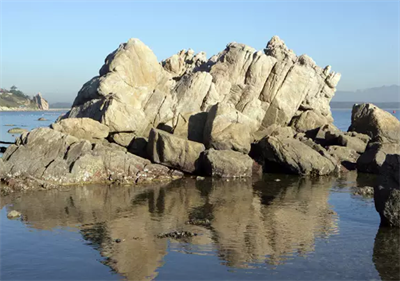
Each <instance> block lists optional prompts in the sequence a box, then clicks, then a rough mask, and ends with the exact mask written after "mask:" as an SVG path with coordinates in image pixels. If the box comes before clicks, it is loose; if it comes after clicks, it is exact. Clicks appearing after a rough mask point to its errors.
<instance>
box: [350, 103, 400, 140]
mask: <svg viewBox="0 0 400 281" xmlns="http://www.w3.org/2000/svg"><path fill="white" fill-rule="evenodd" d="M348 131H355V132H358V133H363V134H367V135H368V136H370V137H371V138H372V140H373V141H379V142H400V121H399V120H398V119H397V118H396V117H395V116H393V115H392V114H390V113H389V112H387V111H385V110H383V109H380V108H379V107H377V106H376V105H374V104H372V103H364V104H355V105H354V106H353V110H352V113H351V125H350V127H349V130H348Z"/></svg>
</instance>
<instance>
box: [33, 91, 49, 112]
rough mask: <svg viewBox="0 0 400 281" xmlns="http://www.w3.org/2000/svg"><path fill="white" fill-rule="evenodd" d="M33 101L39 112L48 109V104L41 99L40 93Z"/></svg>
mask: <svg viewBox="0 0 400 281" xmlns="http://www.w3.org/2000/svg"><path fill="white" fill-rule="evenodd" d="M33 101H34V102H35V104H36V106H37V108H38V109H40V110H48V109H49V103H48V102H47V101H46V100H45V99H44V98H43V97H42V94H41V93H38V94H37V95H36V96H34V97H33Z"/></svg>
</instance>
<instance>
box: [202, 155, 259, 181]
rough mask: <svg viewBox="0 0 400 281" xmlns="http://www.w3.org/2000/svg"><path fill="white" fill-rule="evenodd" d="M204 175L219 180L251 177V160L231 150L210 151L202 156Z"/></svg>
mask: <svg viewBox="0 0 400 281" xmlns="http://www.w3.org/2000/svg"><path fill="white" fill-rule="evenodd" d="M202 166H203V169H204V173H205V174H206V175H208V176H217V177H221V178H232V177H251V176H252V168H253V159H251V158H250V157H249V156H248V155H245V154H243V153H240V152H236V151H232V150H214V149H210V150H207V151H205V152H204V155H203V156H202Z"/></svg>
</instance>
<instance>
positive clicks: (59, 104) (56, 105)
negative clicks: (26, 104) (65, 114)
mask: <svg viewBox="0 0 400 281" xmlns="http://www.w3.org/2000/svg"><path fill="white" fill-rule="evenodd" d="M71 107H72V103H70V102H55V103H51V104H50V108H71Z"/></svg>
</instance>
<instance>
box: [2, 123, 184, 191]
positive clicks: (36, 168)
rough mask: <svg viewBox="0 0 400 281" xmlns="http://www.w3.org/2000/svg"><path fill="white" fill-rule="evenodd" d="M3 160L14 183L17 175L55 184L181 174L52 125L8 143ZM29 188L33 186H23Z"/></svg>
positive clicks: (126, 180) (127, 180) (134, 180)
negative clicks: (57, 129)
mask: <svg viewBox="0 0 400 281" xmlns="http://www.w3.org/2000/svg"><path fill="white" fill-rule="evenodd" d="M22 159H23V161H22ZM3 162H4V167H3V169H2V170H3V174H2V175H1V177H2V178H3V179H6V180H7V181H8V183H10V184H11V185H13V184H19V182H18V181H16V179H29V180H30V181H31V182H33V183H35V184H36V185H45V186H48V187H51V186H53V185H54V186H57V185H66V184H77V183H97V182H115V181H117V182H121V183H137V182H141V181H147V180H151V179H155V178H158V179H165V178H172V177H173V176H175V175H177V174H176V173H173V171H172V170H170V169H168V168H167V167H164V166H161V165H157V164H152V163H151V162H150V161H149V160H146V159H143V158H140V157H138V156H136V155H133V154H131V153H128V152H127V151H126V150H125V149H123V148H121V147H119V146H117V145H114V146H113V145H112V144H109V146H106V145H103V144H98V143H97V144H92V143H91V142H89V141H88V140H83V139H78V138H76V137H74V136H71V135H67V134H64V133H62V132H59V131H56V130H53V129H50V128H38V129H34V130H32V131H31V132H29V133H25V134H23V135H22V136H21V137H20V138H19V139H18V140H17V142H16V144H14V145H11V146H10V147H8V149H7V150H6V152H5V153H4V155H3ZM29 188H33V187H29V186H28V187H27V186H23V185H21V187H20V189H29Z"/></svg>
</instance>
